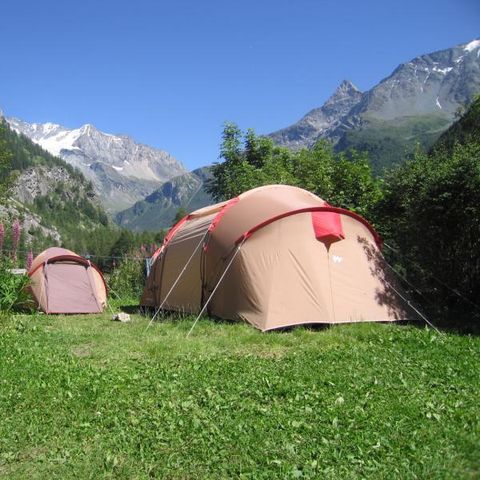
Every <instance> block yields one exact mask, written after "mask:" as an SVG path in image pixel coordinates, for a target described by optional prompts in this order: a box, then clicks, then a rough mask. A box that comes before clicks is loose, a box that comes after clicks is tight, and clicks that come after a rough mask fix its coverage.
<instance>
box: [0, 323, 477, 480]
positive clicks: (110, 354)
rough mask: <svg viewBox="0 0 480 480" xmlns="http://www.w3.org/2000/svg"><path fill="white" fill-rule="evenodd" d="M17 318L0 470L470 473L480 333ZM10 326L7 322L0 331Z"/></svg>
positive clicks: (5, 344)
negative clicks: (273, 328)
mask: <svg viewBox="0 0 480 480" xmlns="http://www.w3.org/2000/svg"><path fill="white" fill-rule="evenodd" d="M109 317H110V314H104V315H98V316H55V317H53V316H45V315H44V316H42V317H21V318H17V319H16V322H15V323H12V322H10V323H9V324H7V326H6V327H4V328H2V330H1V334H0V352H1V361H0V378H1V382H2V383H1V388H0V411H1V412H2V421H1V422H0V476H2V477H4V478H8V479H11V480H15V479H25V478H61V479H66V480H68V479H75V480H80V479H89V478H99V479H100V478H115V479H133V478H135V479H149V478H159V479H160V478H168V479H189V478H199V479H202V478H206V479H207V478H208V479H225V478H245V479H288V478H297V477H299V478H312V479H313V478H322V479H326V480H328V479H356V478H368V479H386V478H388V479H413V478H422V479H423V478H425V479H427V478H430V479H434V478H442V479H443V478H452V479H453V478H474V477H475V475H476V473H477V472H478V468H479V455H478V453H479V448H478V445H479V441H478V440H479V432H480V430H479V428H480V423H479V417H478V403H479V401H480V398H479V392H478V378H479V376H480V362H479V361H478V359H479V355H480V339H479V338H478V337H469V336H458V335H453V334H445V335H440V336H438V335H436V334H434V333H433V332H431V331H428V330H423V329H417V328H413V327H400V326H395V325H379V324H376V325H367V324H361V325H359V324H357V325H344V326H337V327H335V328H330V329H327V330H322V331H318V330H317V331H315V330H307V329H302V328H298V329H295V330H293V331H291V332H271V333H268V334H262V333H261V332H259V331H256V330H254V329H253V328H252V327H250V326H247V325H244V324H241V323H236V324H233V323H229V324H227V323H219V322H212V321H211V320H202V321H200V322H199V323H198V325H197V327H196V329H195V331H194V334H193V335H192V336H190V337H189V338H188V339H186V338H185V336H186V333H187V332H188V329H189V328H190V327H191V325H192V321H193V319H191V318H188V319H185V320H183V321H175V322H174V321H171V320H170V319H168V318H167V319H164V320H163V321H162V322H157V323H155V324H154V325H153V326H152V327H151V328H150V329H149V330H148V331H147V332H145V328H146V326H147V324H148V320H149V319H148V318H142V317H139V316H137V315H134V316H133V321H132V322H131V323H129V324H119V323H117V322H111V321H109ZM0 328H1V325H0Z"/></svg>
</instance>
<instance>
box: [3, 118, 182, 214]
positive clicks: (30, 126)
mask: <svg viewBox="0 0 480 480" xmlns="http://www.w3.org/2000/svg"><path fill="white" fill-rule="evenodd" d="M6 120H7V122H8V123H9V125H10V127H11V128H12V129H13V130H14V131H16V132H17V133H20V134H23V135H25V136H27V137H28V138H30V139H31V140H32V141H33V142H35V143H37V144H38V145H40V146H41V147H42V148H43V149H45V150H46V151H47V152H49V153H51V154H52V155H55V156H58V157H60V158H62V159H63V160H65V161H66V162H68V163H69V164H70V165H72V166H74V167H76V168H78V169H79V170H80V171H81V172H82V173H83V174H84V175H85V176H86V178H88V179H89V180H91V181H92V183H93V185H94V188H95V190H96V192H97V193H98V194H99V196H100V198H101V200H102V203H103V204H104V206H105V207H106V208H107V210H109V211H110V212H116V211H119V210H122V209H124V208H126V207H129V206H130V205H132V204H133V203H135V201H138V200H140V199H142V198H144V197H145V196H146V195H148V194H149V193H151V192H153V191H154V190H155V189H156V188H158V187H159V186H160V185H161V184H162V183H164V182H165V181H166V180H168V179H170V178H172V177H175V176H178V175H182V174H184V173H186V172H187V170H186V169H185V167H184V166H183V165H182V164H181V163H180V162H179V161H178V160H177V159H176V158H174V157H173V156H172V155H170V154H169V153H168V152H165V151H163V150H159V149H156V148H153V147H150V146H147V145H142V144H139V143H136V142H135V141H134V140H133V139H131V138H130V137H128V136H126V135H120V136H118V135H111V134H108V133H104V132H101V131H99V130H97V129H96V128H95V127H94V126H93V125H90V124H86V125H83V126H82V127H80V128H77V129H68V128H65V127H63V126H61V125H58V124H54V123H44V124H41V123H28V122H25V121H22V120H19V119H15V118H7V119H6Z"/></svg>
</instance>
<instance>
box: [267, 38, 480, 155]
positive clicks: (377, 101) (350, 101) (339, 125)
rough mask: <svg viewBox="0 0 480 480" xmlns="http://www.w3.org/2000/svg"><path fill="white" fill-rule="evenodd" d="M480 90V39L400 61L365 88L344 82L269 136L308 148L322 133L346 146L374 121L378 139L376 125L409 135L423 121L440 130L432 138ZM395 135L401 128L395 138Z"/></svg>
mask: <svg viewBox="0 0 480 480" xmlns="http://www.w3.org/2000/svg"><path fill="white" fill-rule="evenodd" d="M478 93H480V39H477V40H473V41H471V42H468V43H465V44H461V45H457V46H455V47H453V48H449V49H446V50H441V51H437V52H433V53H430V54H426V55H421V56H419V57H417V58H414V59H413V60H411V61H409V62H407V63H404V64H401V65H399V66H398V67H397V68H396V69H395V70H394V71H393V72H392V74H391V75H390V76H388V77H387V78H385V79H383V80H382V81H380V82H379V83H378V84H377V85H375V86H374V87H373V88H372V89H370V90H368V91H366V92H364V93H361V92H359V91H358V90H357V89H356V88H355V87H354V86H353V84H352V83H351V82H346V81H344V82H342V84H341V85H340V86H339V87H338V89H337V91H336V92H335V94H334V95H333V96H332V97H331V98H330V99H329V100H327V102H326V103H325V104H324V105H323V106H322V107H320V108H316V109H314V110H312V111H311V112H309V113H307V115H305V116H304V117H303V118H302V119H301V120H299V121H298V122H297V123H295V124H293V125H291V126H290V127H287V128H284V129H282V130H279V131H277V132H274V133H272V134H270V135H269V136H270V137H271V138H273V139H274V141H275V142H276V143H278V144H281V145H284V146H287V147H290V148H301V147H310V146H312V145H313V144H314V143H315V142H316V141H317V140H318V139H321V138H325V139H329V140H331V141H333V142H334V143H337V142H338V143H337V145H339V146H340V148H343V147H348V146H351V142H350V141H349V140H350V139H349V138H346V137H349V136H350V137H351V136H352V135H353V136H355V135H357V133H358V132H360V131H363V132H365V131H366V129H369V128H372V126H373V125H374V127H375V129H376V133H377V135H376V137H375V138H376V140H378V139H379V137H378V128H383V129H388V132H389V133H388V134H389V135H390V134H391V133H392V129H393V130H395V129H396V130H398V128H400V126H401V127H402V129H403V130H402V133H401V135H403V136H405V137H409V136H411V135H412V134H413V133H414V131H415V129H417V127H418V125H419V122H423V123H422V124H423V125H426V124H427V123H428V125H430V126H431V125H434V129H436V130H435V132H433V131H432V133H435V135H436V137H435V135H432V136H431V137H429V139H430V140H432V139H433V140H434V137H435V138H437V137H438V135H440V133H441V131H442V130H444V129H446V128H447V127H448V126H449V125H450V124H451V123H452V122H453V120H454V118H455V112H456V111H457V110H458V109H459V107H463V106H465V105H466V104H468V103H470V102H471V101H472V100H473V98H474V96H475V95H476V94H478ZM407 119H408V120H407ZM412 121H413V122H414V123H412ZM407 123H408V125H407ZM397 134H398V135H400V132H398V131H397V133H396V134H394V137H395V136H398V135H397ZM357 137H358V135H357ZM366 137H367V135H366V133H365V135H363V137H362V139H361V141H359V142H357V145H356V146H360V147H361V146H362V145H363V143H362V142H364V141H365V139H366ZM430 140H429V141H430ZM401 150H402V149H401ZM401 153H404V152H401Z"/></svg>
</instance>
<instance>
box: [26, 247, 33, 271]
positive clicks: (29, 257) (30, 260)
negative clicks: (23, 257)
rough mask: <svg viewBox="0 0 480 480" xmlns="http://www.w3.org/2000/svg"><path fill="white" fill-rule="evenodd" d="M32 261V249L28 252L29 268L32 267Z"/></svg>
mask: <svg viewBox="0 0 480 480" xmlns="http://www.w3.org/2000/svg"><path fill="white" fill-rule="evenodd" d="M32 262H33V252H32V251H31V250H29V251H28V254H27V265H26V267H27V270H30V269H31V268H32Z"/></svg>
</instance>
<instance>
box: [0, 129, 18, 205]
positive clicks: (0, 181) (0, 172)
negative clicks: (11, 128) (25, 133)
mask: <svg viewBox="0 0 480 480" xmlns="http://www.w3.org/2000/svg"><path fill="white" fill-rule="evenodd" d="M5 128H6V127H5V125H4V124H3V122H0V204H1V203H3V202H4V201H5V199H6V198H7V197H8V196H9V194H10V192H11V189H12V187H13V183H14V181H15V173H14V172H13V169H12V159H13V154H12V152H11V151H10V150H9V148H8V145H7V142H6V141H5V140H4V139H3V138H2V137H3V134H4V130H5Z"/></svg>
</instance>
